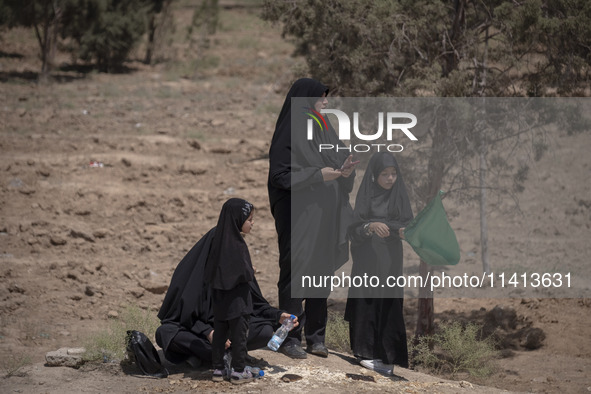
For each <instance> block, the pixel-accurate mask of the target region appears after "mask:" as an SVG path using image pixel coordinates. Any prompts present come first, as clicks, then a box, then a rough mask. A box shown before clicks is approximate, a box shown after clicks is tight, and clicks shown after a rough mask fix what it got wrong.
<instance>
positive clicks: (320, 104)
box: [314, 93, 328, 112]
mask: <svg viewBox="0 0 591 394" xmlns="http://www.w3.org/2000/svg"><path fill="white" fill-rule="evenodd" d="M327 105H328V100H327V99H326V93H322V97H320V98H319V99H318V101H316V103H314V109H315V110H316V111H317V112H320V110H321V109H324V108H326V106H327Z"/></svg>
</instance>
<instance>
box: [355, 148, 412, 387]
mask: <svg viewBox="0 0 591 394" xmlns="http://www.w3.org/2000/svg"><path fill="white" fill-rule="evenodd" d="M354 213H355V223H354V224H353V225H351V226H350V228H349V235H350V237H351V255H352V257H353V267H352V271H351V276H352V277H353V276H354V275H360V276H363V275H368V276H378V277H379V278H380V283H385V282H386V278H387V277H388V276H394V277H398V276H400V275H402V241H401V239H402V238H403V237H404V234H403V230H404V227H405V226H406V225H407V224H408V223H409V222H410V220H411V219H412V218H413V214H412V209H411V205H410V200H409V198H408V194H407V191H406V186H405V185H404V180H403V179H402V174H401V173H400V168H399V167H398V163H397V162H396V159H395V158H394V156H393V155H392V154H391V153H387V152H379V153H376V154H374V155H373V156H372V158H371V159H370V161H369V164H368V166H367V170H366V172H365V175H364V176H363V180H362V182H361V185H360V187H359V191H358V192H357V198H356V200H355V211H354ZM402 290H403V289H401V288H394V289H390V288H381V287H378V288H373V289H353V288H351V289H350V291H349V298H348V300H347V306H346V309H345V320H347V321H349V335H350V339H351V349H352V350H353V354H354V355H355V356H357V357H358V358H360V359H362V360H361V365H362V366H364V367H366V368H369V369H373V370H375V371H378V372H382V373H385V374H388V375H391V374H392V373H393V367H394V364H396V365H399V366H401V367H404V368H408V350H407V345H406V327H405V324H404V317H403V309H402V306H403V296H404V294H403V291H402Z"/></svg>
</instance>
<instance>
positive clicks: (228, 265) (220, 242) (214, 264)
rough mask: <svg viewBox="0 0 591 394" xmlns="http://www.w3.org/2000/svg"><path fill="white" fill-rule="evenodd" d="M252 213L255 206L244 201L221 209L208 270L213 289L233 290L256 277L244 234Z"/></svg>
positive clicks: (232, 200)
mask: <svg viewBox="0 0 591 394" xmlns="http://www.w3.org/2000/svg"><path fill="white" fill-rule="evenodd" d="M253 210H254V207H253V205H252V204H251V203H249V202H248V201H246V200H243V199H241V198H231V199H229V200H228V201H226V202H225V203H224V205H223V206H222V211H221V212H220V217H219V219H218V224H217V226H216V232H215V236H214V238H213V241H212V242H211V249H210V251H209V256H208V258H207V266H206V268H205V269H206V273H205V277H206V278H207V279H208V280H209V281H210V283H211V287H212V288H213V289H218V290H231V289H233V288H235V287H236V286H237V285H239V284H241V283H248V282H250V281H251V280H252V279H253V278H254V270H253V268H252V262H251V261H250V254H249V253H248V246H247V245H246V242H244V238H243V237H242V234H241V230H242V225H243V224H244V222H246V219H248V217H249V216H250V214H251V213H252V211H253Z"/></svg>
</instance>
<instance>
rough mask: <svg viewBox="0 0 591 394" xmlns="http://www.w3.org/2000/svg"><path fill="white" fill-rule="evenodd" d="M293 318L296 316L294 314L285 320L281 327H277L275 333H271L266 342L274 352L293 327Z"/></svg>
mask: <svg viewBox="0 0 591 394" xmlns="http://www.w3.org/2000/svg"><path fill="white" fill-rule="evenodd" d="M295 318H296V317H295V316H294V315H291V316H290V317H289V319H287V320H285V322H284V323H283V324H282V325H281V327H279V328H278V329H277V331H275V334H274V335H273V337H272V338H271V340H270V341H269V343H267V346H268V347H269V349H271V350H273V351H275V352H276V351H277V349H279V346H281V344H282V343H283V341H284V340H285V338H286V337H287V334H288V333H289V331H290V330H291V329H292V328H293V325H294V324H295V323H294V322H295Z"/></svg>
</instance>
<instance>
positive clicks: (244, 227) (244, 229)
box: [240, 210, 254, 234]
mask: <svg viewBox="0 0 591 394" xmlns="http://www.w3.org/2000/svg"><path fill="white" fill-rule="evenodd" d="M253 224H254V210H253V211H252V212H251V213H250V216H249V217H248V219H246V221H245V222H244V224H243V225H242V229H241V230H240V231H242V233H243V234H248V233H250V230H252V225H253Z"/></svg>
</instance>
